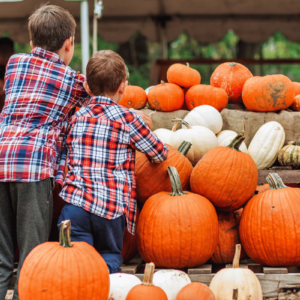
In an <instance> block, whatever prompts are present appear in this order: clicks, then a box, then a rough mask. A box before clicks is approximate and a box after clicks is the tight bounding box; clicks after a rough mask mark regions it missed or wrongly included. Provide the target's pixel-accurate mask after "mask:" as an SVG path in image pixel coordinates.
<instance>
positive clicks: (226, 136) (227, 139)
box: [217, 130, 248, 153]
mask: <svg viewBox="0 0 300 300" xmlns="http://www.w3.org/2000/svg"><path fill="white" fill-rule="evenodd" d="M237 135H238V134H237V133H236V132H235V131H233V130H223V131H221V132H220V133H219V134H218V135H217V138H218V146H224V147H227V146H228V145H229V144H230V143H231V142H232V141H233V139H234V138H235V137H236V136H237ZM239 149H240V150H241V151H242V152H244V153H247V152H248V150H247V146H246V144H245V143H244V142H242V144H241V146H240V147H239Z"/></svg>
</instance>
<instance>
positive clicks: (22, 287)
mask: <svg viewBox="0 0 300 300" xmlns="http://www.w3.org/2000/svg"><path fill="white" fill-rule="evenodd" d="M70 232H71V222H70V220H66V221H63V222H62V223H61V227H60V236H59V243H58V242H46V243H43V244H41V245H38V246H37V247H35V248H34V249H33V250H32V251H31V252H30V253H29V255H28V256H27V257H26V259H25V261H24V264H23V267H22V269H21V273H20V278H19V297H20V300H28V299H30V300H42V299H55V300H82V299H91V300H96V299H97V300H107V298H108V293H109V274H108V268H107V265H106V263H105V261H104V260H103V258H102V257H101V255H100V254H99V253H98V252H97V251H96V250H95V248H94V247H92V246H91V245H89V244H88V243H86V242H73V243H72V244H71V239H70Z"/></svg>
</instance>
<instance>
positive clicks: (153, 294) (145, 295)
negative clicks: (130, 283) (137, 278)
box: [126, 263, 168, 300]
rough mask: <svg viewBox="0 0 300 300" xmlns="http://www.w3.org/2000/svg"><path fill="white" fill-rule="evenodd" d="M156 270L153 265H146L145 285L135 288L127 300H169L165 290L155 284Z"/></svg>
mask: <svg viewBox="0 0 300 300" xmlns="http://www.w3.org/2000/svg"><path fill="white" fill-rule="evenodd" d="M154 269H155V265H154V264H153V263H150V264H146V268H145V275H144V279H143V283H142V284H138V285H136V286H134V287H133V288H132V289H131V290H130V291H129V293H128V294H127V297H126V300H154V299H155V300H168V297H167V295H166V293H165V292H164V290H163V289H162V288H160V287H158V286H154V284H153V273H154Z"/></svg>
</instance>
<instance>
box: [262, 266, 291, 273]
mask: <svg viewBox="0 0 300 300" xmlns="http://www.w3.org/2000/svg"><path fill="white" fill-rule="evenodd" d="M263 270H264V273H265V274H287V273H288V269H287V268H270V267H264V268H263Z"/></svg>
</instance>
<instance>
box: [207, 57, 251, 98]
mask: <svg viewBox="0 0 300 300" xmlns="http://www.w3.org/2000/svg"><path fill="white" fill-rule="evenodd" d="M251 77H253V75H252V73H251V72H250V71H249V69H248V68H246V67H245V66H243V65H241V64H239V63H235V62H231V63H229V62H227V63H223V64H221V65H219V66H218V67H217V68H216V69H215V71H214V72H213V74H212V75H211V77H210V84H211V85H212V86H214V87H218V88H221V89H224V90H225V91H226V93H227V95H228V102H229V103H240V102H242V101H243V100H242V91H243V86H244V84H245V82H246V81H247V80H248V79H249V78H251Z"/></svg>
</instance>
